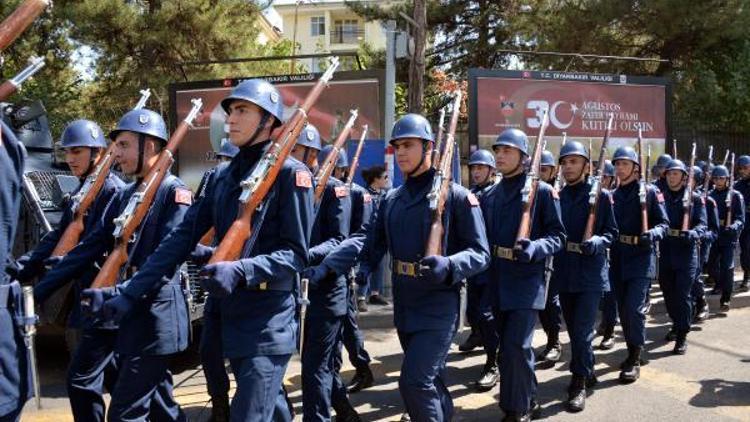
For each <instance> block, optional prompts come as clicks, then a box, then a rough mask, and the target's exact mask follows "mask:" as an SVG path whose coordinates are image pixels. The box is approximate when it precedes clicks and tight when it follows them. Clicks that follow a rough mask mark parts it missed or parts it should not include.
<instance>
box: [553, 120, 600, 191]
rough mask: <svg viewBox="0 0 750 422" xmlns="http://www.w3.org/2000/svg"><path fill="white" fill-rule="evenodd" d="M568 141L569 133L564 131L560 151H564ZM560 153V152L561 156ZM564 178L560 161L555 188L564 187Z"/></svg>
mask: <svg viewBox="0 0 750 422" xmlns="http://www.w3.org/2000/svg"><path fill="white" fill-rule="evenodd" d="M567 142H568V133H567V132H563V138H562V144H560V151H562V147H564V146H565V144H566V143H567ZM589 153H591V149H589ZM559 155H560V154H558V156H559ZM562 178H563V172H562V166H561V165H560V164H559V163H558V164H557V177H555V190H558V191H559V190H560V188H561V187H562Z"/></svg>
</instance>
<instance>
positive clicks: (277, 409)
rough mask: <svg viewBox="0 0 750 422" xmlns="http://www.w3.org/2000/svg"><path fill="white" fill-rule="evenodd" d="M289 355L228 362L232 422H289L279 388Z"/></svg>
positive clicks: (251, 357) (244, 358)
mask: <svg viewBox="0 0 750 422" xmlns="http://www.w3.org/2000/svg"><path fill="white" fill-rule="evenodd" d="M291 357H292V355H267V356H262V355H261V356H247V357H243V358H233V359H230V361H229V363H230V364H231V365H232V372H233V373H234V379H235V381H236V382H237V391H236V392H235V393H234V397H233V398H232V406H231V409H230V414H231V421H232V422H256V421H271V420H273V421H276V422H283V421H291V420H292V415H291V414H290V413H289V408H288V407H287V404H286V397H285V395H284V390H283V388H282V385H283V382H284V373H285V372H286V366H287V364H288V363H289V359H290V358H291Z"/></svg>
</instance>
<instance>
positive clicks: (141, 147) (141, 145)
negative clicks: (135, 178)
mask: <svg viewBox="0 0 750 422" xmlns="http://www.w3.org/2000/svg"><path fill="white" fill-rule="evenodd" d="M145 150H146V135H144V134H142V133H139V134H138V165H137V166H136V167H135V174H136V175H138V174H141V171H142V170H143V154H144V152H145Z"/></svg>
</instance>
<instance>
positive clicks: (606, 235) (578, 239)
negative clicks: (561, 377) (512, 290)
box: [552, 141, 618, 412]
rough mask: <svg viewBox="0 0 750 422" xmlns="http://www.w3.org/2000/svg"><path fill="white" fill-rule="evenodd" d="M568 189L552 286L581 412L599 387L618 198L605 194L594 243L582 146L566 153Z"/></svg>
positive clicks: (574, 406)
mask: <svg viewBox="0 0 750 422" xmlns="http://www.w3.org/2000/svg"><path fill="white" fill-rule="evenodd" d="M559 160H560V165H561V166H562V171H563V177H564V178H565V187H564V188H563V189H562V191H561V192H560V209H561V212H562V221H563V224H564V225H565V229H566V232H567V236H568V237H567V242H566V246H565V248H564V249H563V250H562V251H560V252H558V253H557V254H555V259H554V261H553V262H554V271H553V273H552V284H554V285H555V286H556V288H557V289H558V290H559V292H560V304H561V305H562V311H563V316H564V317H565V324H566V326H567V327H568V334H569V335H570V347H571V351H572V356H571V361H570V372H571V373H572V374H573V377H572V379H571V381H570V386H569V387H568V402H567V406H568V410H570V411H572V412H579V411H581V410H583V409H584V407H585V405H586V388H587V387H592V386H593V385H594V384H596V382H597V380H596V376H595V375H594V350H593V348H592V346H591V342H592V341H593V339H594V334H593V333H594V324H595V323H596V314H597V311H598V308H599V302H600V301H601V297H602V294H603V293H604V292H606V291H608V290H609V276H608V267H609V263H608V262H607V250H608V248H609V247H610V245H612V242H613V241H614V240H615V239H617V234H618V232H617V225H616V224H615V216H614V212H613V210H612V197H611V195H610V193H609V192H606V191H604V190H602V192H601V194H600V197H599V200H598V203H597V209H596V210H595V211H594V212H595V213H596V214H595V217H594V218H595V225H594V227H593V232H592V235H591V237H590V238H588V239H587V238H586V237H585V232H586V226H587V223H588V219H589V212H590V211H589V210H590V207H591V206H590V204H589V198H590V194H591V192H592V190H593V189H594V185H593V184H592V182H591V180H586V168H587V166H589V165H590V163H589V155H588V152H587V151H586V149H585V148H584V146H583V145H582V144H581V143H580V142H576V141H572V142H568V143H566V144H565V145H563V146H562V148H561V149H560V159H559Z"/></svg>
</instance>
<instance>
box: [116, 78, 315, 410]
mask: <svg viewBox="0 0 750 422" xmlns="http://www.w3.org/2000/svg"><path fill="white" fill-rule="evenodd" d="M221 105H222V108H223V109H224V111H226V112H227V114H228V116H227V125H228V126H229V139H230V141H231V142H232V143H233V144H234V145H236V146H238V147H239V149H240V150H239V152H238V153H237V155H236V156H235V157H234V158H233V159H232V161H231V162H229V163H228V164H226V165H221V167H220V168H219V169H218V170H217V173H216V175H215V177H214V178H212V179H211V182H210V183H209V184H208V186H207V187H206V192H205V195H204V196H203V197H202V198H198V200H197V201H196V203H195V204H193V206H192V207H191V208H190V210H188V212H187V214H186V216H185V218H184V220H183V222H182V223H181V224H180V225H179V226H178V227H177V228H175V229H174V230H173V232H172V233H171V235H170V236H169V237H168V238H167V239H165V240H164V241H163V242H162V244H161V245H160V247H159V248H158V249H157V250H156V252H155V253H154V254H153V256H152V257H150V259H149V260H148V262H146V263H145V265H144V266H143V267H141V268H140V269H139V271H138V273H137V274H136V275H135V276H134V277H133V279H132V280H131V281H130V283H129V284H130V285H131V286H134V287H136V288H138V286H148V285H151V284H153V283H156V282H159V280H161V277H162V274H164V273H165V272H168V271H169V269H170V268H173V267H174V266H175V265H178V264H179V263H181V262H182V261H184V260H185V259H186V258H187V257H188V256H189V255H190V253H191V251H193V249H194V248H195V245H196V244H197V243H198V242H199V240H200V239H201V237H202V236H203V235H204V234H205V233H206V232H207V231H208V230H209V229H210V228H211V227H214V228H215V230H216V237H217V238H223V237H224V234H225V233H226V232H227V230H228V229H229V227H230V225H231V224H232V223H233V222H234V220H235V218H236V216H237V212H238V207H237V206H228V204H230V205H231V204H238V203H239V202H238V199H239V196H240V194H241V192H242V189H241V186H240V183H241V182H242V181H243V180H244V179H245V178H247V177H248V176H249V174H250V173H251V172H252V170H253V168H254V167H255V165H256V164H257V163H258V162H259V161H260V159H261V158H262V157H263V155H264V153H265V151H266V149H267V148H268V147H269V145H270V143H271V141H270V137H271V131H272V130H273V129H274V128H276V127H278V126H279V125H281V124H282V116H283V105H282V101H281V96H280V94H279V92H278V91H277V90H276V88H275V87H274V86H273V85H271V84H270V83H268V82H266V81H264V80H259V79H251V80H246V81H243V82H242V83H240V84H239V85H237V86H236V87H234V88H233V89H232V91H231V92H230V94H229V96H227V97H226V98H225V99H224V100H222V102H221ZM312 198H313V190H312V175H311V174H310V171H309V170H308V169H307V167H306V166H305V165H304V164H302V163H300V162H299V161H297V160H296V159H293V158H289V159H287V160H286V161H285V162H284V165H283V167H282V169H281V171H280V173H279V175H278V178H277V180H276V182H275V183H274V185H273V187H272V188H271V192H270V193H269V196H268V199H267V201H266V203H265V205H264V207H263V211H262V212H261V215H259V216H258V220H256V221H257V222H258V224H259V225H256V226H255V228H254V232H255V233H257V237H255V241H254V243H253V244H252V245H251V247H250V248H249V250H246V251H244V252H243V255H242V258H241V259H239V260H237V261H223V262H218V263H215V264H209V265H206V266H205V267H204V268H203V271H202V273H201V274H202V275H203V277H204V279H203V281H202V282H203V285H204V286H205V288H206V289H207V290H208V292H209V294H210V295H213V296H214V297H216V298H218V299H219V300H220V306H219V308H220V313H221V336H222V347H223V350H224V356H225V357H226V358H229V361H230V364H231V365H232V372H233V373H234V377H235V380H236V382H237V391H236V392H235V395H234V397H233V398H232V403H231V408H230V411H231V418H232V420H239V421H245V420H264V421H265V420H271V418H272V415H273V417H274V419H275V420H291V414H289V410H288V407H287V403H286V398H285V395H284V391H283V389H282V381H283V377H284V372H285V371H286V366H287V363H288V362H289V359H290V358H291V355H292V353H294V350H295V338H296V333H297V323H296V320H295V314H296V312H295V307H296V300H295V295H294V291H295V284H296V274H297V273H298V272H300V271H302V269H303V268H304V266H305V265H306V263H307V260H308V257H307V250H308V239H309V236H310V231H311V229H312V223H313V208H312V207H313V204H312V202H313V199H312Z"/></svg>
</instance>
